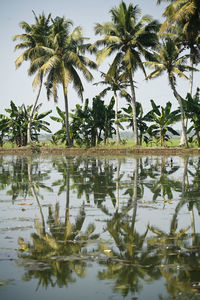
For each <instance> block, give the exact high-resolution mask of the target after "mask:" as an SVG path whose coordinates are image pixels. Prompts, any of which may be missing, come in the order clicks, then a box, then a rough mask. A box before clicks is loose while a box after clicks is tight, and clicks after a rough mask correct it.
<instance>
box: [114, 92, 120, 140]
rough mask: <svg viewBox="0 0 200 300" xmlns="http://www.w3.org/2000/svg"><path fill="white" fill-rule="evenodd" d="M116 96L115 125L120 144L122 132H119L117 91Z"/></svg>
mask: <svg viewBox="0 0 200 300" xmlns="http://www.w3.org/2000/svg"><path fill="white" fill-rule="evenodd" d="M114 98H115V127H116V138H117V144H120V141H121V139H120V134H119V125H118V123H117V122H118V97H117V92H116V91H114Z"/></svg>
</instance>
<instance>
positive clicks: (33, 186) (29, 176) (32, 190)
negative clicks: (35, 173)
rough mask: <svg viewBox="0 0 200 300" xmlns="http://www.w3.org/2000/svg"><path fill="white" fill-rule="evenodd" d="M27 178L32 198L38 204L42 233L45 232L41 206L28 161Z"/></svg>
mask: <svg viewBox="0 0 200 300" xmlns="http://www.w3.org/2000/svg"><path fill="white" fill-rule="evenodd" d="M28 180H29V184H30V186H31V192H32V195H33V198H34V200H36V202H37V204H38V207H39V212H40V217H41V223H42V234H45V222H44V215H43V212H42V208H41V205H40V202H39V199H38V196H37V193H36V189H35V184H34V182H33V181H32V174H31V164H30V163H28Z"/></svg>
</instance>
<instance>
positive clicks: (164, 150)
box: [0, 147, 200, 155]
mask: <svg viewBox="0 0 200 300" xmlns="http://www.w3.org/2000/svg"><path fill="white" fill-rule="evenodd" d="M0 154H22V155H26V154H27V155H30V154H44V155H45V154H55V155H61V154H66V155H200V148H187V149H185V148H180V147H151V148H148V147H146V148H144V147H132V148H124V149H119V148H116V149H115V148H113V149H112V148H111V149H106V148H99V149H98V148H89V149H81V148H46V147H39V148H37V149H31V148H30V147H20V148H8V149H7V148H2V149H0Z"/></svg>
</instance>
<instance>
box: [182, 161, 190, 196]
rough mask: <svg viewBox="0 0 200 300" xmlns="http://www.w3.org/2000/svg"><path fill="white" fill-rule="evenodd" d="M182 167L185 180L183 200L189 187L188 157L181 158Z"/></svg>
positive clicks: (183, 183)
mask: <svg viewBox="0 0 200 300" xmlns="http://www.w3.org/2000/svg"><path fill="white" fill-rule="evenodd" d="M180 159H181V165H182V167H183V180H182V198H184V194H185V190H186V188H187V187H188V186H189V181H188V175H187V167H188V159H189V158H188V157H184V158H183V157H181V158H180Z"/></svg>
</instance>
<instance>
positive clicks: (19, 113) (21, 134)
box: [5, 101, 52, 147]
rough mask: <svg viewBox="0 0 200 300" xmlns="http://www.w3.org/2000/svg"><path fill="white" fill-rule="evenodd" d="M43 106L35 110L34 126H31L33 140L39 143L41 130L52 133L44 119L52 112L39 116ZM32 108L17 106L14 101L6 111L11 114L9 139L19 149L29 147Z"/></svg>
mask: <svg viewBox="0 0 200 300" xmlns="http://www.w3.org/2000/svg"><path fill="white" fill-rule="evenodd" d="M41 106H42V104H39V105H38V106H37V107H36V108H35V113H34V115H33V119H32V124H31V139H32V140H35V141H38V136H39V132H40V131H41V130H43V131H46V132H48V133H51V130H50V129H49V128H48V126H49V125H50V124H49V123H48V122H47V121H44V120H43V119H44V118H45V117H46V116H48V115H49V114H50V113H51V112H52V111H51V110H49V111H46V112H44V113H41V114H39V109H40V107H41ZM31 108H32V106H27V107H26V106H25V105H24V104H22V105H21V106H18V107H17V106H16V105H15V103H14V102H13V101H11V102H10V108H6V109H5V111H6V112H7V113H8V114H9V116H8V117H7V118H8V122H7V126H8V127H7V129H8V132H9V137H10V138H9V139H10V141H11V142H12V143H14V142H15V143H16V144H17V146H18V147H21V146H26V145H27V128H28V122H29V115H30V112H31Z"/></svg>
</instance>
